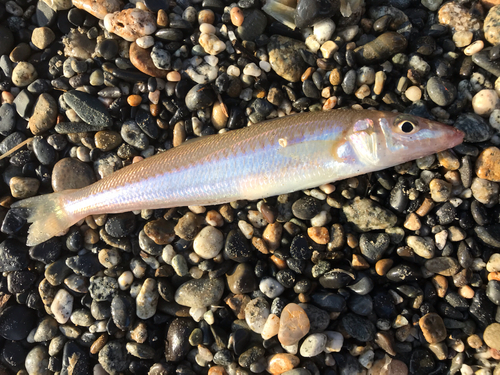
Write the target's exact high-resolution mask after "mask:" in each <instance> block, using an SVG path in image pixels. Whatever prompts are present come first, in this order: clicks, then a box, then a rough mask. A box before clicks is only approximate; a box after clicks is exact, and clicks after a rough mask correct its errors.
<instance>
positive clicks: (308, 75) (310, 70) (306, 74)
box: [300, 66, 314, 82]
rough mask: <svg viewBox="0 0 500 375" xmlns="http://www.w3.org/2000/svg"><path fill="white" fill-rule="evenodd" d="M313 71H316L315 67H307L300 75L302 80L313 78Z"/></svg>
mask: <svg viewBox="0 0 500 375" xmlns="http://www.w3.org/2000/svg"><path fill="white" fill-rule="evenodd" d="M313 73H314V68H313V67H311V66H310V67H309V68H307V69H306V71H305V72H304V73H302V75H301V76H300V80H301V81H302V82H304V81H305V80H307V79H309V78H311V76H312V74H313Z"/></svg>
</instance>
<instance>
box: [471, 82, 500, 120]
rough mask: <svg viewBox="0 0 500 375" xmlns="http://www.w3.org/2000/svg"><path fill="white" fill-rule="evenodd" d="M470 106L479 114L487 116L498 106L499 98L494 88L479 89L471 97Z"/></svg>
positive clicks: (499, 103) (499, 104)
mask: <svg viewBox="0 0 500 375" xmlns="http://www.w3.org/2000/svg"><path fill="white" fill-rule="evenodd" d="M472 108H473V109H474V113H476V114H477V115H479V116H483V117H489V116H490V115H491V113H492V112H493V111H494V110H495V109H499V108H500V99H499V98H498V94H497V93H496V92H495V90H488V89H485V90H481V91H479V92H478V93H477V94H476V95H474V97H473V98H472Z"/></svg>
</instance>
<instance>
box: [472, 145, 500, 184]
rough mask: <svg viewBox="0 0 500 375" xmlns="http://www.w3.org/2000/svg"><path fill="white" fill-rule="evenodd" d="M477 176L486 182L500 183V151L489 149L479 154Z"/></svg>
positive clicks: (495, 148) (494, 148)
mask: <svg viewBox="0 0 500 375" xmlns="http://www.w3.org/2000/svg"><path fill="white" fill-rule="evenodd" d="M476 174H477V176H478V177H479V178H482V179H484V180H488V181H494V182H500V149H498V148H497V147H488V148H486V149H484V150H483V151H482V152H481V153H480V154H479V156H478V158H477V160H476Z"/></svg>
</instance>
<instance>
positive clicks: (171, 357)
mask: <svg viewBox="0 0 500 375" xmlns="http://www.w3.org/2000/svg"><path fill="white" fill-rule="evenodd" d="M195 327H196V325H195V322H194V321H193V320H192V319H191V318H176V319H174V321H173V322H172V323H171V324H170V326H169V327H168V331H167V335H166V338H165V359H166V360H167V361H171V362H179V361H181V360H182V359H184V357H185V356H186V355H187V354H188V352H189V350H191V344H189V335H190V334H191V332H192V331H193V329H195Z"/></svg>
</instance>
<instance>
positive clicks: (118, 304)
mask: <svg viewBox="0 0 500 375" xmlns="http://www.w3.org/2000/svg"><path fill="white" fill-rule="evenodd" d="M134 312H135V301H134V300H133V299H132V297H130V296H124V295H121V294H119V295H116V296H114V297H113V300H112V301H111V316H112V318H113V322H114V323H115V324H116V326H117V327H118V328H119V329H121V330H122V331H128V330H129V329H130V327H131V325H132V323H133V321H134V316H135V314H134Z"/></svg>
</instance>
